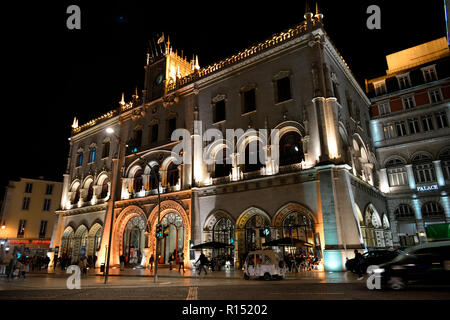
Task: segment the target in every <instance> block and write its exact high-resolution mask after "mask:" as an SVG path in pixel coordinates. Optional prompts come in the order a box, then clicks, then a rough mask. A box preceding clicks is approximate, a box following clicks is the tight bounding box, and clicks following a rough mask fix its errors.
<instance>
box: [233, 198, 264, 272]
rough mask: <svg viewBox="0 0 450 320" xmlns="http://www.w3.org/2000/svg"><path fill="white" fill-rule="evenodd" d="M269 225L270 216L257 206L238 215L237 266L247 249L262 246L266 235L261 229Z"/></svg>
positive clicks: (240, 264) (255, 248)
mask: <svg viewBox="0 0 450 320" xmlns="http://www.w3.org/2000/svg"><path fill="white" fill-rule="evenodd" d="M270 225H271V223H270V217H269V216H268V215H267V213H265V212H264V211H262V210H261V209H258V208H254V207H252V208H249V209H247V210H245V211H244V212H243V213H242V214H241V215H240V216H239V218H238V220H237V222H236V240H237V241H236V242H237V243H236V260H237V261H239V267H240V266H242V263H243V261H244V259H245V256H246V254H247V253H248V252H249V251H252V250H257V249H262V248H263V244H264V243H265V242H266V236H265V235H264V234H263V232H262V231H263V230H264V229H266V228H270Z"/></svg>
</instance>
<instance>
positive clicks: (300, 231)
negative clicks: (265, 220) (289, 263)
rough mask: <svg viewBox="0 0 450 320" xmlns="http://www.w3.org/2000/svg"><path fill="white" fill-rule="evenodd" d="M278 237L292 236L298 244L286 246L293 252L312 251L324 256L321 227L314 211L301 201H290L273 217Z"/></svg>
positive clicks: (319, 256)
mask: <svg viewBox="0 0 450 320" xmlns="http://www.w3.org/2000/svg"><path fill="white" fill-rule="evenodd" d="M273 225H274V228H275V232H274V233H275V234H276V238H277V239H281V238H285V237H288V238H292V239H296V240H300V242H298V241H297V244H296V245H293V246H291V247H286V251H288V252H291V253H296V252H297V253H298V252H300V251H301V252H303V253H310V254H314V255H316V256H317V257H318V258H319V259H321V258H322V251H321V245H320V241H321V240H320V233H319V230H320V228H319V227H318V225H317V223H316V219H315V217H314V214H313V212H312V211H311V210H310V209H309V208H307V207H306V206H304V205H301V204H299V203H288V204H286V205H284V206H283V207H281V208H280V209H279V210H278V211H277V213H276V214H275V217H274V219H273Z"/></svg>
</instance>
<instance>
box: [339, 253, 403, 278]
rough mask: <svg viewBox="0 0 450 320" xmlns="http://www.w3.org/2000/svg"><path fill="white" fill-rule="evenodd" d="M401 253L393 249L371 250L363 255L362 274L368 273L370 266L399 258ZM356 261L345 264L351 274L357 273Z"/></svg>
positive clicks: (351, 260)
mask: <svg viewBox="0 0 450 320" xmlns="http://www.w3.org/2000/svg"><path fill="white" fill-rule="evenodd" d="M401 252H403V251H401V250H393V249H380V250H371V251H367V252H365V253H364V254H363V255H362V262H361V267H362V272H363V273H366V271H367V267H369V266H370V265H379V264H382V263H385V262H388V261H391V260H392V259H394V258H395V257H397V256H398V255H399V254H400V253H401ZM355 262H356V261H355V259H354V258H353V259H349V260H347V262H346V263H345V267H346V269H347V270H349V271H351V272H356V270H355V268H356V263H355Z"/></svg>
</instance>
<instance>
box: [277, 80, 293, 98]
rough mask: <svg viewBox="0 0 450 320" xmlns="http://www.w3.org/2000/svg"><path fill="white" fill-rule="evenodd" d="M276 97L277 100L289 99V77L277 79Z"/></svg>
mask: <svg viewBox="0 0 450 320" xmlns="http://www.w3.org/2000/svg"><path fill="white" fill-rule="evenodd" d="M277 98H278V101H277V102H283V101H286V100H289V99H291V80H290V79H289V77H284V78H282V79H279V80H277Z"/></svg>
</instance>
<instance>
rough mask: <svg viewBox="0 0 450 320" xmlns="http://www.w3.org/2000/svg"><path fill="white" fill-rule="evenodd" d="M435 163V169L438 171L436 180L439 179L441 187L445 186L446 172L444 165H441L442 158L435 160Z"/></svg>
mask: <svg viewBox="0 0 450 320" xmlns="http://www.w3.org/2000/svg"><path fill="white" fill-rule="evenodd" d="M433 165H434V170H435V171H436V181H437V183H438V185H439V187H443V186H445V178H444V172H443V171H442V167H441V160H434V161H433Z"/></svg>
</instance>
